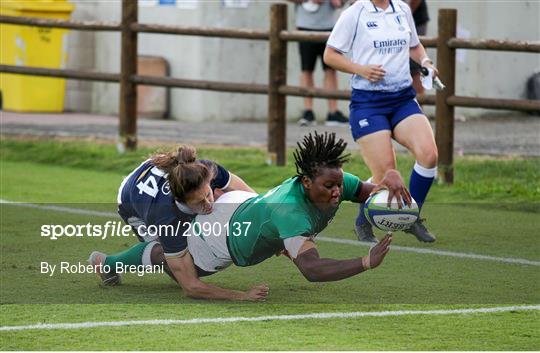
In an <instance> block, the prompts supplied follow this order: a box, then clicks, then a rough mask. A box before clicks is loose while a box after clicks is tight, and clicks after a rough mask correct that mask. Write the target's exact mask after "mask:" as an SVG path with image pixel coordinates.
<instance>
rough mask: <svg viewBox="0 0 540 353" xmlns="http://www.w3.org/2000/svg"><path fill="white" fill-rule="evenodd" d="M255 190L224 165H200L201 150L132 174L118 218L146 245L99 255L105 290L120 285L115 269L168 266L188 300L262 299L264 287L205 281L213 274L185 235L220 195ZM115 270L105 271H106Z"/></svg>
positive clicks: (184, 149)
mask: <svg viewBox="0 0 540 353" xmlns="http://www.w3.org/2000/svg"><path fill="white" fill-rule="evenodd" d="M217 190H220V191H223V192H227V191H233V190H242V191H248V192H253V190H252V189H251V188H250V187H249V186H248V185H247V184H246V183H245V182H244V181H243V180H242V179H240V178H239V177H238V176H236V175H234V174H232V173H230V172H229V171H227V170H226V169H225V168H223V167H222V166H220V165H219V164H217V163H215V162H212V161H208V160H197V158H196V153H195V149H194V148H192V147H189V146H181V147H179V148H178V149H177V150H176V151H173V152H168V153H156V154H154V155H153V156H152V157H151V158H150V159H148V160H146V161H145V162H143V163H142V164H141V165H140V166H139V167H137V168H136V169H135V170H134V171H133V172H132V173H131V174H129V175H128V176H127V177H126V178H125V179H124V181H123V182H122V184H121V185H120V188H119V190H118V200H117V201H118V213H119V214H120V216H121V217H122V219H123V220H124V221H125V222H126V223H127V224H129V225H130V226H131V227H132V229H133V231H134V233H135V234H136V235H137V237H138V238H139V240H140V243H139V244H136V245H135V246H133V247H131V248H130V249H128V250H126V251H123V252H121V253H118V254H115V255H110V256H107V255H105V254H103V253H101V252H97V251H94V252H93V253H92V254H91V255H90V259H89V262H90V263H91V264H92V265H94V267H95V268H96V269H97V271H98V272H99V275H100V277H101V279H102V281H103V284H105V285H115V284H118V283H119V282H120V275H119V274H117V273H116V272H115V271H114V269H115V268H116V265H117V264H118V263H120V264H122V265H124V266H126V265H127V266H132V265H135V266H140V265H143V266H149V265H162V266H163V269H164V270H165V271H166V272H167V273H168V274H169V275H170V276H171V277H172V278H173V279H175V280H176V281H177V282H178V283H179V284H180V285H181V286H182V288H183V290H184V291H185V292H186V294H187V295H190V296H195V297H197V298H205V299H236V300H261V299H264V298H265V297H266V294H267V293H268V288H267V287H266V286H264V285H261V286H255V287H253V288H252V289H250V290H248V291H246V292H241V291H234V290H228V289H223V288H219V287H216V286H213V285H210V284H206V283H204V282H202V281H200V280H199V277H200V276H205V275H207V274H208V273H206V272H205V271H203V270H201V269H200V268H198V267H197V266H195V265H194V263H193V259H192V258H191V255H190V254H189V252H188V251H187V240H186V237H185V236H184V233H185V232H186V230H187V229H188V227H189V224H190V223H191V221H192V220H193V219H194V218H195V216H196V215H197V214H207V213H210V212H211V211H212V205H213V203H214V196H213V195H214V191H217ZM105 265H106V266H107V267H108V268H110V269H111V270H110V271H109V272H105V271H101V269H102V268H103V267H104V266H105Z"/></svg>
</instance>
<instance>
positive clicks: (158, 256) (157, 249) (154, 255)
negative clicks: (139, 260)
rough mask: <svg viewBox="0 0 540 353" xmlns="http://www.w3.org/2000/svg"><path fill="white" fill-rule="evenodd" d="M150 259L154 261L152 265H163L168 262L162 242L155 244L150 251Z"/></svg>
mask: <svg viewBox="0 0 540 353" xmlns="http://www.w3.org/2000/svg"><path fill="white" fill-rule="evenodd" d="M150 260H151V261H152V265H163V264H166V263H167V262H166V261H165V255H164V254H163V248H162V247H161V244H157V245H154V247H153V248H152V252H151V253H150Z"/></svg>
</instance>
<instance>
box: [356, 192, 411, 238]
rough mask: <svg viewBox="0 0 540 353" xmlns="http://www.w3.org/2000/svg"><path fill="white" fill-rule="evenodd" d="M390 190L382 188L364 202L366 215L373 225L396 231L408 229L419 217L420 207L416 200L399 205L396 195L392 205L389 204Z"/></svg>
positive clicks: (381, 228) (386, 230)
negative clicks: (408, 203)
mask: <svg viewBox="0 0 540 353" xmlns="http://www.w3.org/2000/svg"><path fill="white" fill-rule="evenodd" d="M387 200H388V190H380V191H378V192H376V193H374V194H373V195H371V196H370V197H369V198H368V199H367V200H366V203H365V204H364V215H365V216H366V218H367V220H368V221H369V223H371V225H373V226H374V227H377V228H379V229H380V230H384V231H385V232H388V231H389V232H395V231H400V230H406V229H408V228H409V227H410V226H411V225H412V224H413V223H414V222H416V220H417V219H418V215H419V212H420V211H419V209H418V205H417V203H416V201H414V199H413V200H412V203H411V204H410V205H403V207H402V208H401V209H400V208H399V207H398V203H397V199H396V198H395V197H394V198H393V199H392V203H391V205H390V207H388V206H387Z"/></svg>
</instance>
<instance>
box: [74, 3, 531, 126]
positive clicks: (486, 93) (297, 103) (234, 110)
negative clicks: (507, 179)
mask: <svg viewBox="0 0 540 353" xmlns="http://www.w3.org/2000/svg"><path fill="white" fill-rule="evenodd" d="M72 2H74V3H75V4H76V10H75V12H74V13H73V15H72V18H73V19H76V20H95V21H111V22H118V21H120V18H121V2H120V1H84V0H79V1H72ZM156 2H159V1H157V0H149V1H148V0H147V1H145V4H142V2H141V5H144V6H140V7H139V21H140V22H142V23H154V24H168V25H182V26H207V27H227V28H230V27H233V28H252V29H268V27H269V10H270V5H271V4H272V2H271V1H256V0H251V1H249V0H227V1H220V0H177V1H176V2H177V3H178V4H177V5H168V6H166V5H159V4H155V3H156ZM173 2H174V1H173ZM230 3H233V4H235V5H236V7H235V6H231V7H230V6H228V4H230ZM243 5H245V7H242V6H243ZM428 6H429V13H430V17H431V21H430V23H429V27H428V36H433V37H435V36H436V35H437V12H438V10H439V9H441V8H456V9H457V10H458V30H459V33H458V36H460V37H470V38H484V39H509V40H529V41H538V40H540V25H539V23H540V19H539V17H540V2H538V1H504V2H500V1H490V0H487V1H443V0H438V1H428ZM293 8H294V5H293V4H289V28H290V29H293V28H294V9H293ZM68 53H69V59H68V64H67V67H68V68H70V69H88V70H96V71H102V72H119V71H120V34H119V33H114V32H82V31H71V33H70V34H69V35H68ZM139 54H140V55H155V56H162V57H164V58H165V59H166V60H167V61H168V62H169V64H170V69H171V72H170V74H171V76H172V77H177V78H186V79H200V80H216V81H234V82H243V83H260V84H265V83H266V82H267V80H268V43H267V42H266V41H250V40H238V39H220V38H203V37H193V36H176V35H162V34H140V35H139ZM430 56H431V57H433V58H436V53H435V51H434V50H430ZM317 65H319V64H317ZM539 70H540V56H539V55H537V54H530V53H512V52H496V51H480V50H462V51H459V53H458V57H457V78H456V82H457V85H456V94H458V95H462V96H476V97H490V98H508V99H520V98H524V96H525V82H526V80H527V78H528V77H529V76H530V75H531V74H533V73H534V72H536V71H539ZM316 71H317V74H316V80H317V83H318V84H319V85H322V74H321V70H320V66H318V67H317V69H316ZM299 73H300V64H299V54H298V47H297V43H289V52H288V83H289V84H291V85H298V84H299V83H298V82H299ZM339 77H340V78H339V79H340V88H347V87H348V86H349V77H348V75H345V74H340V76H339ZM118 93H119V88H118V85H117V84H109V83H98V82H96V83H89V82H82V81H79V82H78V81H69V82H68V85H67V92H66V94H67V96H66V110H72V111H90V112H95V113H100V114H117V113H118ZM170 98H171V102H170V108H171V117H172V118H173V119H177V120H184V121H201V120H207V121H212V120H264V119H266V115H267V98H266V96H264V95H245V94H231V93H219V92H209V91H199V90H186V89H172V90H171V93H170ZM340 108H341V109H342V110H343V111H344V112H347V111H348V108H347V102H345V101H342V102H340ZM301 110H302V100H301V98H295V97H290V98H288V110H287V115H288V118H289V119H291V120H294V119H296V118H297V117H298V115H299V114H300V111H301ZM315 110H316V114H318V117H319V119H323V116H325V115H326V102H325V101H324V100H321V99H317V100H316V104H315ZM432 111H433V109H430V108H428V112H432ZM458 112H459V113H462V114H466V115H478V114H482V113H485V112H486V111H485V110H482V109H459V110H458Z"/></svg>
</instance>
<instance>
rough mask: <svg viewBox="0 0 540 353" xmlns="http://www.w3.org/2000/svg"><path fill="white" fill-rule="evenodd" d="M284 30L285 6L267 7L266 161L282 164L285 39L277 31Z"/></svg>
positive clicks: (284, 131) (283, 154) (284, 130)
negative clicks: (268, 50)
mask: <svg viewBox="0 0 540 353" xmlns="http://www.w3.org/2000/svg"><path fill="white" fill-rule="evenodd" d="M283 30H287V5H286V4H273V5H272V6H271V8H270V60H269V63H270V67H269V69H268V72H269V78H268V155H269V158H268V162H269V163H270V164H277V165H280V166H282V165H285V164H286V162H287V156H286V152H287V150H286V141H285V136H286V128H287V126H286V121H285V113H286V96H285V95H283V94H281V93H279V87H280V86H282V85H286V84H287V42H286V41H284V40H281V39H280V37H279V34H280V32H281V31H283Z"/></svg>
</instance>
